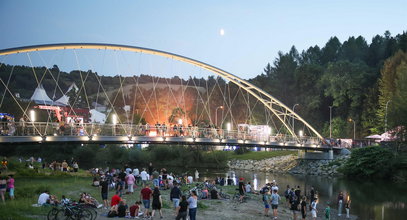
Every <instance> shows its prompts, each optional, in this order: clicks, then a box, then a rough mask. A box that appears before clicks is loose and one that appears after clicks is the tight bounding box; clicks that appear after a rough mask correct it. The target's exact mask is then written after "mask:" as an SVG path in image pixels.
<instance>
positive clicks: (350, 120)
mask: <svg viewBox="0 0 407 220" xmlns="http://www.w3.org/2000/svg"><path fill="white" fill-rule="evenodd" d="M349 122H353V140H355V139H356V123H355V120H353V119H351V118H349Z"/></svg>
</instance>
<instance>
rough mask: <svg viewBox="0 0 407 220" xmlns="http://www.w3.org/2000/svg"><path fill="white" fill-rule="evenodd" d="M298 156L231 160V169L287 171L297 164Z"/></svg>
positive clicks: (229, 162) (229, 164) (229, 163)
mask: <svg viewBox="0 0 407 220" xmlns="http://www.w3.org/2000/svg"><path fill="white" fill-rule="evenodd" d="M296 159H297V156H294V155H287V156H281V157H272V158H268V159H264V160H231V161H228V166H229V168H230V169H237V170H254V171H263V172H272V173H286V172H288V171H289V170H290V169H292V168H294V167H295V166H296V165H297V160H296Z"/></svg>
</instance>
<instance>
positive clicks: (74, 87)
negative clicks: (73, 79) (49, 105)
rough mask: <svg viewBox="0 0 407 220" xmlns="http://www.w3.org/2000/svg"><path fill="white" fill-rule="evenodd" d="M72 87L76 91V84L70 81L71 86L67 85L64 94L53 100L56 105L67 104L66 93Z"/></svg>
mask: <svg viewBox="0 0 407 220" xmlns="http://www.w3.org/2000/svg"><path fill="white" fill-rule="evenodd" d="M72 89H75V91H78V90H79V89H78V87H77V86H76V84H75V83H72V84H71V86H69V88H68V90H67V91H66V93H65V94H63V95H62V97H61V98H59V99H58V100H56V101H55V103H56V104H57V105H68V103H69V97H68V96H67V95H66V94H68V93H69V92H70V91H71V90H72Z"/></svg>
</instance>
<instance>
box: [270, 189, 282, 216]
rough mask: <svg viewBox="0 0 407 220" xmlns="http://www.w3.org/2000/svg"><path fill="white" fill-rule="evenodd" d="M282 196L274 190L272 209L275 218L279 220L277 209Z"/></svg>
mask: <svg viewBox="0 0 407 220" xmlns="http://www.w3.org/2000/svg"><path fill="white" fill-rule="evenodd" d="M280 199H281V198H280V195H278V193H277V189H274V190H273V194H271V209H273V216H274V219H277V208H278V203H279V201H280Z"/></svg>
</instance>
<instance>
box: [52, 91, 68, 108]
mask: <svg viewBox="0 0 407 220" xmlns="http://www.w3.org/2000/svg"><path fill="white" fill-rule="evenodd" d="M55 102H56V103H57V104H62V105H68V102H69V97H68V96H67V95H65V94H64V95H63V96H62V97H61V98H59V99H58V100H56V101H55Z"/></svg>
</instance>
